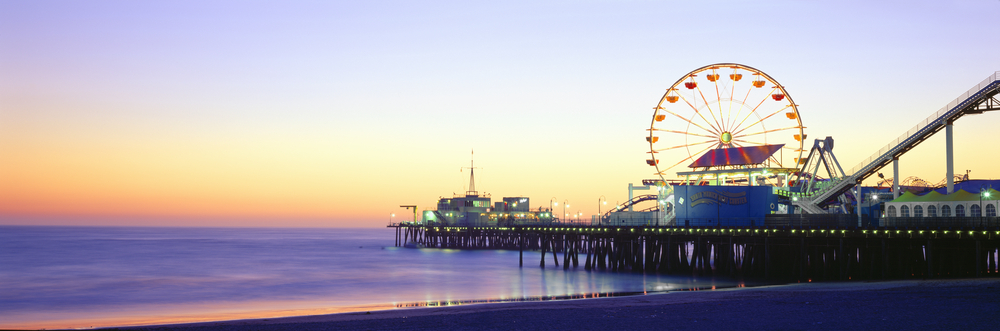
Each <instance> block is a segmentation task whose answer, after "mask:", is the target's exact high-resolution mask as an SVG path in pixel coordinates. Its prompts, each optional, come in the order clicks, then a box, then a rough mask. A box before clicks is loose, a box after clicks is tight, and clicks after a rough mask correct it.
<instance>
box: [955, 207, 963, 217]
mask: <svg viewBox="0 0 1000 331" xmlns="http://www.w3.org/2000/svg"><path fill="white" fill-rule="evenodd" d="M955 217H965V206H963V205H958V206H955Z"/></svg>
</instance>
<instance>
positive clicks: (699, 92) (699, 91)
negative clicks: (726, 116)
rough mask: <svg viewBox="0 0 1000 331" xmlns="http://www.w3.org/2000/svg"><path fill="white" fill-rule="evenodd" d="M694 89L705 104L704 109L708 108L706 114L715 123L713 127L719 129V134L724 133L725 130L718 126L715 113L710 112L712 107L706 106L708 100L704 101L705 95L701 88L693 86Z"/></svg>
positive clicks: (720, 125)
mask: <svg viewBox="0 0 1000 331" xmlns="http://www.w3.org/2000/svg"><path fill="white" fill-rule="evenodd" d="M695 88H697V89H698V95H700V96H701V100H702V101H704V102H705V108H708V114H710V115H712V120H713V121H715V126H716V127H718V128H719V131H720V132H723V131H725V130H726V129H724V128H723V127H722V124H719V119H717V118H716V117H715V111H713V110H712V106H709V105H708V99H705V93H702V92H701V87H697V86H695ZM720 115H721V114H720Z"/></svg>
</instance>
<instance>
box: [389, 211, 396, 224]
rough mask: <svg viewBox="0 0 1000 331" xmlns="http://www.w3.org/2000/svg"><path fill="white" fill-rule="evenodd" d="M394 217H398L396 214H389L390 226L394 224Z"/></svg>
mask: <svg viewBox="0 0 1000 331" xmlns="http://www.w3.org/2000/svg"><path fill="white" fill-rule="evenodd" d="M393 217H396V214H394V213H389V224H390V225H391V224H392V218H393Z"/></svg>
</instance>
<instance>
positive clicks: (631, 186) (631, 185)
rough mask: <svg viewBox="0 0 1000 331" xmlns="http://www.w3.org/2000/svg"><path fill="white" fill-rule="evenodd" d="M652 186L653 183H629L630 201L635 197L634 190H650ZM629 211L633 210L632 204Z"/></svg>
mask: <svg viewBox="0 0 1000 331" xmlns="http://www.w3.org/2000/svg"><path fill="white" fill-rule="evenodd" d="M652 188H653V186H652V185H643V186H636V185H635V184H632V183H628V201H632V199H633V197H632V191H648V190H651V189H652ZM628 211H633V210H632V205H629V206H628Z"/></svg>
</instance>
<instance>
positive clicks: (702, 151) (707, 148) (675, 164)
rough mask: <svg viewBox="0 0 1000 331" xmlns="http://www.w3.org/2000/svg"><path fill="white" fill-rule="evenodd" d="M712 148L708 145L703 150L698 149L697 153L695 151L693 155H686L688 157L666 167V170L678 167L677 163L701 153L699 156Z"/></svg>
mask: <svg viewBox="0 0 1000 331" xmlns="http://www.w3.org/2000/svg"><path fill="white" fill-rule="evenodd" d="M711 148H712V146H708V147H706V148H705V149H703V150H701V151H698V152H697V153H694V154H691V155H689V156H688V157H686V158H684V159H683V160H681V161H680V162H677V163H674V165H672V166H670V168H667V169H664V171H666V170H669V169H672V168H673V167H676V166H677V165H679V164H681V163H684V161H687V160H690V159H691V158H693V157H694V156H695V155H699V156H700V155H701V153H704V152H705V151H707V150H709V149H711Z"/></svg>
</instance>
